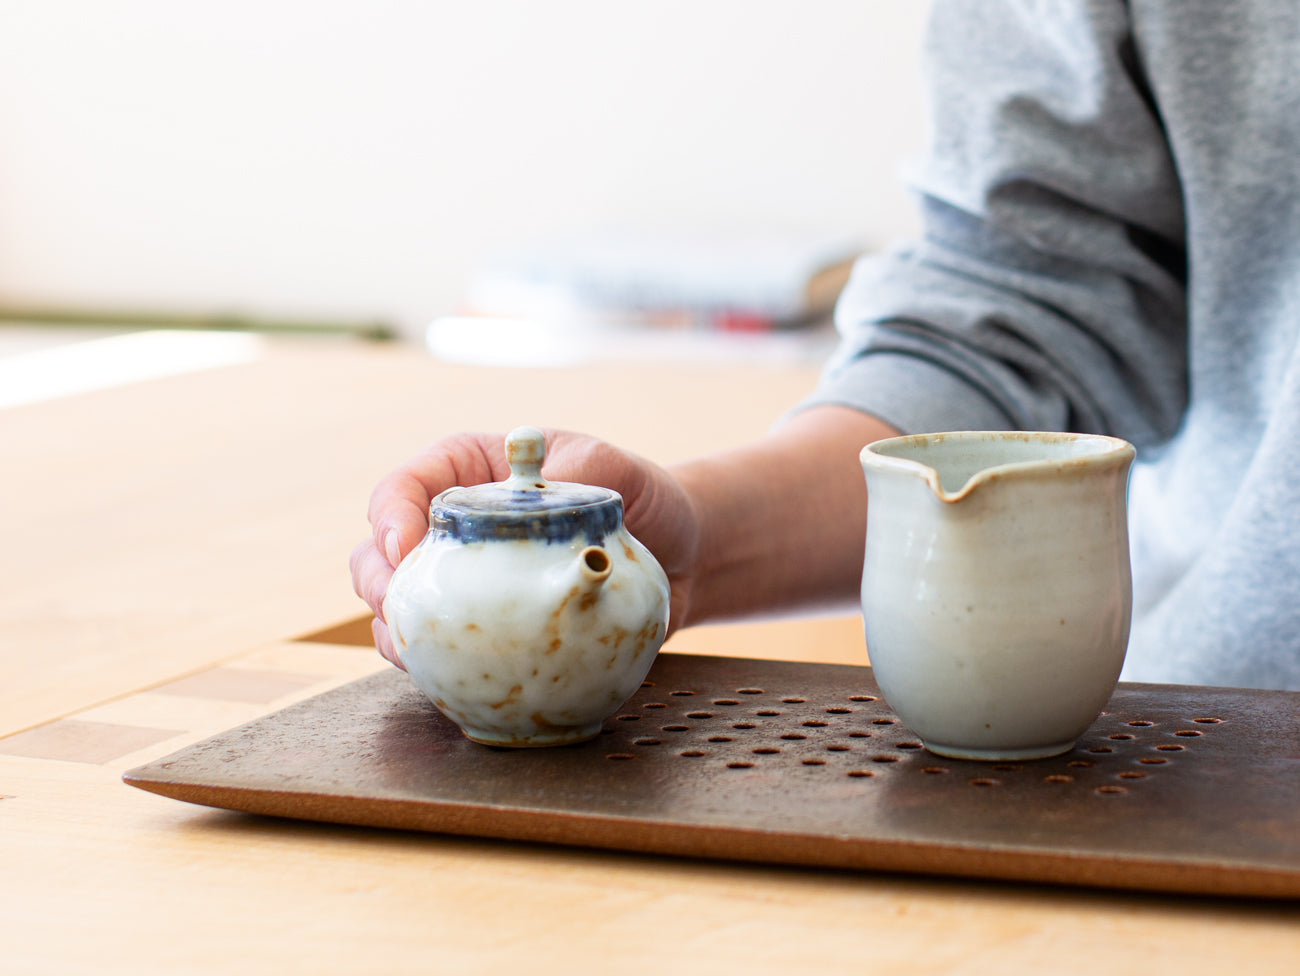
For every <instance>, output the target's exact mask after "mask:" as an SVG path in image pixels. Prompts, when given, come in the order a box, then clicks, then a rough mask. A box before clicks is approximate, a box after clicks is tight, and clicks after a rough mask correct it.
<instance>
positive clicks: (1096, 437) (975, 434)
mask: <svg viewBox="0 0 1300 976" xmlns="http://www.w3.org/2000/svg"><path fill="white" fill-rule="evenodd" d="M945 441H958V442H960V441H1003V442H1007V441H1025V442H1030V441H1049V442H1055V443H1077V442H1079V441H1098V442H1100V444H1101V445H1102V449H1100V450H1097V451H1095V452H1088V453H1085V454H1079V455H1074V456H1071V457H1062V458H1034V459H1031V460H1026V461H1007V462H1004V463H1002V464H992V465H989V466H988V467H985V468H981V469H980V470H978V471H976V472H975V473H974V474H973V475H971V476H970V477H969V478H968V479H967V480H966V483H965V484H963V485H962V486H961V488H959V489H957V490H956V491H948V490H946V489H945V488H944V487H943V485H942V484H941V483H940V481H939V472H938V471H936V470H935V468H934V467H932V466H931V465H928V464H926V463H925V462H923V461H918V460H916V459H914V458H907V457H898V456H897V455H892V454H884V453H881V450H880V449H884V448H888V447H890V446H902V445H909V446H912V445H915V446H922V447H928V446H930V445H933V444H941V443H943V442H945ZM1136 454H1137V450H1136V448H1134V446H1133V445H1132V444H1131V443H1129V442H1128V441H1126V440H1124V439H1123V438H1121V437H1114V436H1111V435H1109V434H1088V433H1080V432H1074V431H1057V430H958V431H937V432H932V433H923V434H902V435H899V436H895V437H885V438H881V439H880V440H876V441H872V442H871V443H870V444H867V445H866V446H865V447H863V448H862V450H861V452H860V453H859V456H858V457H859V460H860V462H861V463H862V465H863V468H864V469H865V468H867V467H876V468H887V469H894V470H899V471H907V472H911V473H915V474H919V475H920V476H921V477H922V478H923V479H924V480H925V481H926V483H927V484H929V486H930V488H931V489H932V490H933V491H934V493H935V495H937V496H938V497H939V499H940V500H941V501H944V502H958V501H961V500H962V499H963V498H966V497H967V496H968V495H970V493H971V492H973V491H974V490H975V489H976V488H978V487H979V486H980V485H982V484H984V483H986V482H988V481H991V480H997V479H1000V478H1003V477H1006V476H1007V475H1011V474H1017V473H1021V472H1033V471H1035V470H1042V469H1051V470H1068V469H1074V468H1084V469H1086V468H1103V469H1104V468H1109V467H1112V466H1118V467H1122V466H1124V465H1127V464H1129V463H1131V462H1132V461H1133V459H1134V457H1135V456H1136Z"/></svg>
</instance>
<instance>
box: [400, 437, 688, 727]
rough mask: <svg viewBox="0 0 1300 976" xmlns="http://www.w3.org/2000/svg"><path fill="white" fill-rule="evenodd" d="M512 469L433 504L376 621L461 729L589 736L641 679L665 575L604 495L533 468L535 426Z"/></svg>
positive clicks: (656, 632)
mask: <svg viewBox="0 0 1300 976" xmlns="http://www.w3.org/2000/svg"><path fill="white" fill-rule="evenodd" d="M506 449H507V456H508V457H509V460H510V465H511V470H512V475H511V477H510V478H509V479H508V480H506V481H503V482H499V483H497V484H493V485H483V486H477V487H472V488H452V489H449V490H448V491H445V492H443V493H442V494H441V495H439V496H438V497H437V498H435V499H434V500H433V503H432V504H431V506H430V519H429V533H428V535H427V536H426V537H425V538H424V540H423V541H422V542H421V543H420V544H419V545H418V546H417V547H416V548H415V549H414V550H413V551H412V552H411V553H410V555H408V556H407V557H406V559H404V560H403V561H402V563H401V565H400V566H399V567H398V568H397V571H396V572H395V573H394V574H393V579H392V581H391V582H390V584H389V588H388V595H387V597H386V599H385V601H384V617H385V619H386V620H387V622H388V625H389V628H390V631H391V633H392V636H393V641H394V644H395V645H396V647H397V650H398V653H399V654H400V655H401V659H402V663H403V665H405V667H406V669H407V671H408V672H409V673H410V675H411V679H412V680H413V681H414V682H415V684H416V686H417V687H419V688H420V690H421V691H423V692H424V693H425V695H427V696H428V697H429V699H430V700H431V701H433V703H434V704H435V705H437V707H438V708H439V709H440V710H441V711H442V712H443V713H444V714H445V715H446V716H447V717H448V718H450V719H451V720H452V721H454V722H455V723H456V724H457V725H458V726H460V728H461V730H462V731H463V732H464V733H465V734H466V735H467V736H468V737H469V738H471V739H473V740H475V741H477V742H482V743H485V744H488V745H495V746H551V745H565V744H568V743H573V742H581V741H583V740H585V739H590V738H592V737H594V736H595V735H597V734H598V733H599V732H600V729H601V726H602V724H603V723H604V721H605V719H607V718H608V717H610V716H611V715H613V714H614V713H615V712H616V711H617V710H618V709H619V707H620V706H621V705H622V704H623V703H624V702H625V701H626V700H627V699H628V698H630V697H631V696H632V694H633V692H635V691H636V689H637V688H639V687H640V685H641V682H642V681H643V680H644V678H645V676H646V672H648V671H649V670H650V666H651V664H652V663H653V662H654V659H655V655H656V654H657V653H658V651H659V647H660V646H661V645H662V643H663V641H664V637H665V636H666V633H667V627H668V605H669V588H668V578H667V576H666V575H665V574H664V571H663V569H662V568H661V567H660V566H659V564H658V562H656V561H655V559H654V557H653V556H652V555H651V554H650V552H649V550H647V549H646V548H645V547H644V546H642V545H641V543H639V542H638V541H637V540H636V539H635V538H633V537H632V535H631V534H630V533H628V531H627V529H626V528H624V526H623V505H622V499H621V498H620V497H619V495H618V494H617V493H616V492H612V491H609V490H607V489H603V488H595V487H592V486H587V485H576V484H568V483H564V482H550V483H548V482H546V481H545V480H544V479H543V478H542V477H541V465H542V461H543V459H544V456H545V439H544V437H543V435H542V433H541V432H540V431H538V430H536V429H535V428H531V427H523V428H519V429H517V430H515V431H513V432H512V433H511V434H510V436H509V437H508V438H507V441H506Z"/></svg>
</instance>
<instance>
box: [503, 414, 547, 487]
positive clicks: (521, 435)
mask: <svg viewBox="0 0 1300 976" xmlns="http://www.w3.org/2000/svg"><path fill="white" fill-rule="evenodd" d="M506 460H507V461H508V462H510V475H511V477H510V480H511V481H514V482H522V481H527V482H528V486H527V487H528V488H529V489H536V488H545V487H546V482H545V481H544V480H543V479H542V462H543V461H545V460H546V435H545V434H543V433H542V432H541V431H540V430H538V429H537V428H536V427H516V428H515V429H514V430H512V431H511V432H510V433H509V434H508V435H507V436H506Z"/></svg>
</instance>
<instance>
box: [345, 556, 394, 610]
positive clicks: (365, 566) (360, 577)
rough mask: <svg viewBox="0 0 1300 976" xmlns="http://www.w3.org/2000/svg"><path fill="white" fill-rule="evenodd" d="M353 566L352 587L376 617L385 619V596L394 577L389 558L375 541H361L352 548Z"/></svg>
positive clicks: (350, 561)
mask: <svg viewBox="0 0 1300 976" xmlns="http://www.w3.org/2000/svg"><path fill="white" fill-rule="evenodd" d="M349 564H350V566H351V568H352V588H353V589H354V590H355V591H356V594H357V596H359V597H361V599H363V600H365V601H366V605H367V606H369V607H370V609H371V611H372V612H373V613H374V614H375V616H376V618H378V619H380V620H383V619H384V596H385V594H387V593H388V583H389V581H390V580H391V579H392V578H393V567H392V566H391V565H389V562H388V558H387V557H386V556H385V555H384V554H383V553H381V552H380V551H379V550H378V549H376V548H375V544H374V542H373V541H366V542H363V543H361V545H359V546H357V547H356V548H355V549H353V550H352V556H351V558H350V560H349Z"/></svg>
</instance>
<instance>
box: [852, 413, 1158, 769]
mask: <svg viewBox="0 0 1300 976" xmlns="http://www.w3.org/2000/svg"><path fill="white" fill-rule="evenodd" d="M1133 457H1134V450H1133V447H1132V445H1131V444H1128V443H1127V442H1125V441H1122V440H1119V439H1117V438H1112V437H1101V436H1093V435H1083V434H1058V433H1024V432H979V431H976V432H960V433H945V434H922V435H916V436H910V437H894V438H890V439H888V440H883V441H877V442H876V443H874V444H869V445H867V447H866V448H864V449H863V451H862V455H861V459H862V465H863V469H864V471H865V473H866V479H867V490H868V498H869V501H868V510H867V550H866V560H865V565H864V571H863V579H862V610H863V617H864V624H865V628H866V639H867V652H868V654H869V655H870V658H871V665H872V668H873V670H874V672H875V676H876V680H877V681H878V682H879V684H880V688H881V691H882V693H883V694H884V696H885V698H886V700H887V701H888V702H889V704H890V706H891V707H892V708H893V709H894V711H896V712H897V713H898V716H899V718H900V719H901V720H902V721H903V723H904V724H906V725H907V726H908V727H909V728H910V729H911V730H912V731H913V732H915V733H916V734H917V735H918V736H919V737H920V738H921V740H922V741H923V742H924V744H925V746H926V747H927V748H928V749H930V750H931V751H932V752H935V753H938V754H940V755H944V756H951V757H956V758H964V759H986V760H1018V759H1034V758H1041V757H1045V756H1051V755H1057V754H1059V753H1062V752H1066V751H1068V750H1069V749H1070V748H1072V747H1073V745H1074V743H1075V740H1076V739H1077V738H1078V737H1079V736H1080V735H1081V734H1082V733H1083V732H1084V731H1085V730H1086V729H1087V728H1088V726H1089V725H1090V724H1091V723H1092V722H1093V720H1094V719H1095V718H1096V717H1097V715H1098V713H1099V712H1100V711H1101V709H1102V708H1103V707H1104V706H1105V704H1106V701H1107V700H1108V699H1109V697H1110V695H1111V692H1112V691H1113V690H1114V687H1115V683H1116V681H1117V680H1118V679H1119V673H1120V669H1121V667H1122V665H1123V663H1124V654H1125V650H1126V649H1127V645H1128V633H1129V622H1130V617H1131V612H1132V576H1131V572H1130V569H1129V550H1128V526H1127V520H1126V494H1127V486H1128V472H1129V467H1130V465H1131V463H1132V461H1133Z"/></svg>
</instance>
